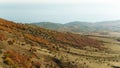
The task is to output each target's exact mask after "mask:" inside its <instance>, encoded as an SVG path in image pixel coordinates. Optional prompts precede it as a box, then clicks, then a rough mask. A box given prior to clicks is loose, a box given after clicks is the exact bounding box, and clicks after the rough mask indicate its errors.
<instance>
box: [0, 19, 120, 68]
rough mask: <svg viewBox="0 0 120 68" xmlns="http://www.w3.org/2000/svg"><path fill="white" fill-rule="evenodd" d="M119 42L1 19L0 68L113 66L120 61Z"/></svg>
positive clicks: (89, 67)
mask: <svg viewBox="0 0 120 68" xmlns="http://www.w3.org/2000/svg"><path fill="white" fill-rule="evenodd" d="M119 45H120V42H119V39H116V38H110V37H103V36H94V35H93V36H90V35H89V36H88V35H79V34H72V33H68V32H67V33H62V32H57V31H52V30H48V29H44V28H40V27H37V26H34V25H29V24H18V23H15V22H12V21H8V20H5V19H0V68H96V67H97V68H112V67H115V66H118V65H119V64H120V53H119V52H120V46H119Z"/></svg>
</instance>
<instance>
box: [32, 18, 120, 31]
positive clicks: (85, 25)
mask: <svg viewBox="0 0 120 68" xmlns="http://www.w3.org/2000/svg"><path fill="white" fill-rule="evenodd" d="M32 24H34V25H38V24H39V25H38V26H42V27H43V28H47V29H52V30H57V31H62V32H72V33H81V32H84V33H88V32H94V31H101V32H102V31H113V32H120V21H119V20H115V21H103V22H95V23H89V22H80V21H75V22H70V23H66V24H57V23H52V24H50V23H49V22H47V23H37V24H36V23H32ZM52 25H53V26H52ZM56 27H57V28H56Z"/></svg>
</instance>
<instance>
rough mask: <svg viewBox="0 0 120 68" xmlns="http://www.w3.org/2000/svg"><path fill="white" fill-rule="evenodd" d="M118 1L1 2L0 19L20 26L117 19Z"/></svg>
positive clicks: (19, 0) (9, 0) (119, 7)
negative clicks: (17, 23)
mask: <svg viewBox="0 0 120 68" xmlns="http://www.w3.org/2000/svg"><path fill="white" fill-rule="evenodd" d="M119 3H120V0H0V17H1V18H5V19H7V20H11V21H15V22H20V23H34V22H54V23H68V22H71V21H85V22H98V21H109V20H120V4H119Z"/></svg>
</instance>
